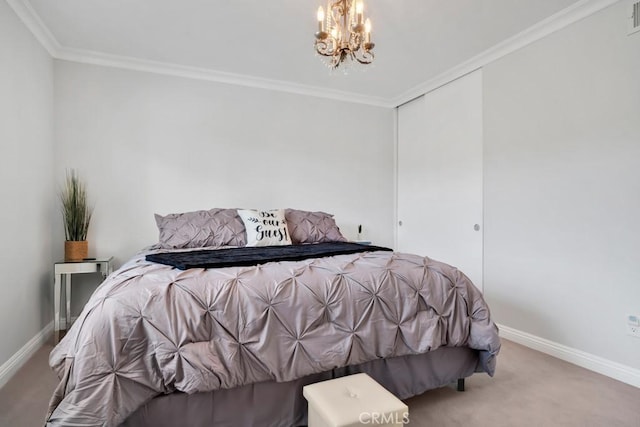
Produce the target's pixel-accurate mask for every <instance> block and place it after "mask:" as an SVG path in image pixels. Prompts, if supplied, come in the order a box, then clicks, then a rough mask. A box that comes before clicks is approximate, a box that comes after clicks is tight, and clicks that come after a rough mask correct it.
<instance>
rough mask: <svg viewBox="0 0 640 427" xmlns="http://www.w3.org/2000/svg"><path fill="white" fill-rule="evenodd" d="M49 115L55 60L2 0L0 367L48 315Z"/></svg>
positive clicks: (51, 198) (51, 195)
mask: <svg viewBox="0 0 640 427" xmlns="http://www.w3.org/2000/svg"><path fill="white" fill-rule="evenodd" d="M52 114H53V61H52V60H51V57H50V56H49V54H48V53H47V52H46V51H45V50H44V49H43V48H42V47H41V45H40V44H39V43H38V42H37V41H36V40H35V39H34V38H33V36H32V35H31V33H30V32H29V31H28V30H27V29H26V28H25V26H24V25H23V24H22V22H21V21H20V20H19V19H18V18H17V16H16V15H14V13H13V11H12V10H11V9H10V8H9V6H8V5H7V3H6V2H4V1H2V2H0V162H1V163H2V164H1V166H0V201H1V202H0V203H1V207H0V224H2V228H3V230H2V241H3V244H2V246H1V247H0V273H1V275H2V286H1V291H0V292H1V295H2V296H1V297H0V337H2V338H1V339H0V366H2V365H3V364H5V362H7V361H8V360H9V359H10V358H11V356H13V355H14V353H16V352H17V351H18V350H19V349H20V348H22V347H23V346H24V345H25V343H27V341H29V340H30V339H31V338H33V337H34V336H35V335H36V334H37V333H38V332H40V331H41V330H42V329H43V328H44V327H45V326H46V325H47V324H48V323H49V322H50V321H51V319H52V302H51V301H52V299H51V290H52V279H53V273H52V265H53V257H52V253H51V216H52V210H53V209H54V203H53V201H54V200H55V188H54V186H53V183H52V180H53V168H52V158H53V145H52V125H51V123H52ZM0 371H1V370H0Z"/></svg>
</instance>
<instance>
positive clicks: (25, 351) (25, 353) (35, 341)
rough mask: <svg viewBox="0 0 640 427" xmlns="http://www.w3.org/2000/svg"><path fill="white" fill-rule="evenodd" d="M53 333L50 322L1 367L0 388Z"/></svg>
mask: <svg viewBox="0 0 640 427" xmlns="http://www.w3.org/2000/svg"><path fill="white" fill-rule="evenodd" d="M52 332H53V322H50V323H49V324H48V325H47V326H45V327H44V329H42V330H41V331H40V332H38V333H37V334H36V336H34V337H33V338H31V339H30V340H29V342H27V343H26V344H25V345H23V346H22V348H21V349H20V350H18V351H17V352H16V353H15V354H14V355H13V356H11V358H10V359H9V360H7V361H6V362H4V363H3V364H2V366H0V388H2V387H3V386H4V385H5V384H6V383H7V382H9V380H10V379H11V377H12V376H13V375H14V374H15V373H16V372H17V371H18V369H20V368H21V367H22V365H24V364H25V363H26V362H27V360H29V358H30V357H31V356H33V354H34V353H35V352H36V351H38V349H39V348H40V347H42V345H43V344H44V343H45V342H46V341H47V340H48V339H49V336H50V335H51V333H52Z"/></svg>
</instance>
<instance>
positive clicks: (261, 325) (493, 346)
mask: <svg viewBox="0 0 640 427" xmlns="http://www.w3.org/2000/svg"><path fill="white" fill-rule="evenodd" d="M144 255H145V254H144V253H141V254H140V255H139V256H137V257H135V258H133V259H132V260H131V261H129V262H128V263H127V264H125V265H124V266H123V267H122V268H120V269H119V270H118V271H116V272H114V273H113V274H112V275H111V276H110V277H108V278H107V280H106V281H105V282H104V283H103V284H102V285H101V286H100V287H99V288H98V290H96V292H95V293H94V295H93V296H92V297H91V299H90V300H89V302H88V303H87V304H86V306H85V308H84V310H83V311H82V313H81V314H80V317H79V318H78V320H77V321H76V322H75V323H74V325H73V326H72V328H71V330H70V331H69V333H68V334H67V335H66V336H65V337H64V339H63V340H62V341H61V342H60V344H59V345H58V346H57V347H55V348H54V350H53V351H52V352H51V356H50V365H51V366H52V367H53V368H54V369H55V371H56V372H57V374H58V376H59V378H60V384H59V385H58V387H57V389H56V391H55V393H54V396H53V397H52V399H51V403H50V408H49V415H48V418H47V425H51V426H54V425H55V426H68V425H74V426H116V425H118V424H120V423H121V422H123V421H124V420H125V419H126V418H127V417H128V416H129V415H130V414H131V413H132V412H134V411H135V410H136V409H137V408H138V407H139V406H141V405H143V404H144V403H145V402H147V401H148V400H150V399H152V398H153V397H154V396H157V395H159V394H163V393H171V392H174V391H182V392H186V393H194V392H199V391H210V390H215V389H220V388H232V387H236V386H240V385H244V384H248V383H255V382H261V381H290V380H293V379H296V378H300V377H303V376H306V375H309V374H312V373H317V372H323V371H327V370H330V369H332V368H335V367H340V366H347V365H353V364H357V363H361V362H365V361H369V360H373V359H377V358H387V357H394V356H400V355H407V354H416V353H424V352H428V351H430V350H434V349H436V348H438V347H441V346H468V347H471V348H474V349H478V350H480V360H481V362H482V365H483V366H482V368H483V369H484V370H485V371H486V372H487V373H489V374H490V375H492V374H493V372H494V369H495V356H496V355H497V353H498V351H499V348H500V340H499V338H498V333H497V328H496V326H495V325H494V324H493V322H492V321H491V320H490V317H489V309H488V307H487V305H486V303H485V302H484V300H483V298H482V294H481V293H480V292H479V291H478V290H477V289H476V288H475V287H474V286H473V284H472V283H471V282H470V281H469V279H468V278H467V277H466V276H465V275H464V274H462V273H461V272H460V271H458V270H457V269H455V268H453V267H451V266H448V265H446V264H443V263H440V262H437V261H434V260H431V259H429V258H424V257H420V256H417V255H409V254H402V253H393V252H369V253H361V254H352V255H340V256H334V257H327V258H319V259H310V260H305V261H294V262H277V263H275V262H274V263H267V264H264V265H261V266H257V267H227V268H219V269H190V270H186V271H180V270H177V269H173V268H171V267H168V266H165V265H161V264H154V263H151V262H147V261H145V260H144Z"/></svg>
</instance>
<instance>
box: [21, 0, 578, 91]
mask: <svg viewBox="0 0 640 427" xmlns="http://www.w3.org/2000/svg"><path fill="white" fill-rule="evenodd" d="M16 1H22V2H23V3H24V4H25V5H26V6H27V7H29V5H30V6H31V8H32V11H33V12H35V13H36V15H37V17H39V19H40V20H41V22H42V24H44V26H45V27H46V29H48V31H50V33H51V36H53V38H54V39H55V41H56V42H57V43H59V45H60V46H61V48H62V49H80V50H82V51H91V52H99V53H101V54H110V55H117V56H124V57H133V58H139V59H143V60H151V61H159V62H163V63H169V64H178V65H181V66H189V67H198V68H203V69H207V70H213V71H216V72H223V73H233V74H236V75H240V76H245V77H253V78H261V79H269V80H275V81H283V82H288V83H290V84H295V85H304V86H311V87H314V88H315V89H316V90H317V88H326V89H327V90H334V91H344V92H350V93H354V94H357V95H360V96H368V97H375V98H380V99H387V100H389V99H393V98H397V97H398V96H400V95H401V94H403V93H406V92H407V91H410V90H411V89H412V88H414V87H416V86H418V85H420V84H421V83H423V82H425V81H428V80H430V79H433V78H434V77H436V76H438V75H439V74H441V73H443V72H445V71H446V70H449V69H451V68H452V67H455V66H457V65H458V64H461V63H463V62H465V61H467V60H469V59H470V58H473V57H474V56H476V55H478V54H480V53H482V52H484V51H486V50H487V49H489V48H491V47H492V46H495V45H497V44H498V43H500V42H502V41H504V40H506V39H509V38H510V37H513V36H515V35H516V34H518V33H520V32H522V31H523V30H525V29H527V28H529V27H531V26H533V25H535V24H537V23H539V22H540V21H543V20H545V19H546V18H548V17H550V16H551V15H554V14H557V13H558V12H560V11H562V10H563V9H565V8H567V7H569V6H572V5H574V4H575V3H584V2H585V1H587V0H582V2H578V1H577V0H365V7H366V9H365V13H366V14H367V15H369V16H370V17H371V20H372V22H373V41H374V42H375V43H376V47H375V54H376V60H375V61H374V65H373V66H371V65H370V66H366V67H365V66H360V67H357V68H363V69H364V70H363V71H359V70H353V71H351V72H350V73H349V74H348V75H344V74H342V73H334V74H330V73H329V71H328V69H327V68H326V67H325V66H324V65H323V63H322V62H321V61H320V58H318V57H316V56H315V55H314V50H313V41H314V37H313V33H314V31H315V29H316V22H315V11H316V9H317V6H318V5H320V4H321V1H320V0H305V1H301V0H272V1H265V0H261V1H258V0H252V1H249V0H227V1H220V0H179V1H178V0H173V1H170V0H54V1H52V0H14V1H13V3H15V2H16ZM325 2H326V0H324V1H322V3H325Z"/></svg>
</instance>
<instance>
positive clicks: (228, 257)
mask: <svg viewBox="0 0 640 427" xmlns="http://www.w3.org/2000/svg"><path fill="white" fill-rule="evenodd" d="M391 250H392V249H389V248H383V247H380V246H372V245H360V244H358V243H349V242H331V243H313V244H309V245H287V246H257V247H243V248H227V249H213V250H210V249H207V250H196V251H189V252H161V253H156V254H149V255H147V256H146V260H147V261H151V262H157V263H160V264H166V265H170V266H172V267H176V268H178V269H180V270H186V269H188V268H222V267H239V266H249V265H258V264H265V263H267V262H274V261H300V260H303V259H309V258H322V257H328V256H334V255H345V254H354V253H358V252H374V251H391Z"/></svg>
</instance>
